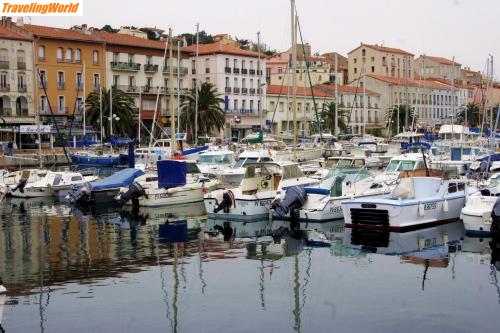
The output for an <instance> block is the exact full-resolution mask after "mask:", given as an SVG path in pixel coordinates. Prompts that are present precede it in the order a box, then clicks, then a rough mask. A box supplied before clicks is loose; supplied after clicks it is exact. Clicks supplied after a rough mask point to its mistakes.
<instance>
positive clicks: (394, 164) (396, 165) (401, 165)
mask: <svg viewBox="0 0 500 333" xmlns="http://www.w3.org/2000/svg"><path fill="white" fill-rule="evenodd" d="M416 163H417V162H416V161H400V160H392V161H390V162H389V164H388V165H387V168H386V169H385V171H386V172H394V171H398V172H399V171H410V170H413V169H414V168H415V164H416Z"/></svg>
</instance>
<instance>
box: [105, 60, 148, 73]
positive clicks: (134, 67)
mask: <svg viewBox="0 0 500 333" xmlns="http://www.w3.org/2000/svg"><path fill="white" fill-rule="evenodd" d="M111 69H114V70H116V71H131V72H137V71H139V70H141V64H139V63H136V62H120V61H112V62H111Z"/></svg>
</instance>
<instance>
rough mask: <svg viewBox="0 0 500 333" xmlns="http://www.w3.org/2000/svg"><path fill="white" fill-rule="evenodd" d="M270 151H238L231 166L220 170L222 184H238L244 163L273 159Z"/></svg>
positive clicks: (242, 175)
mask: <svg viewBox="0 0 500 333" xmlns="http://www.w3.org/2000/svg"><path fill="white" fill-rule="evenodd" d="M271 154H272V152H271V151H270V150H266V149H259V150H245V151H243V152H241V153H240V155H239V156H238V158H237V160H236V163H235V164H234V166H233V167H230V168H225V169H224V170H222V172H221V181H222V183H223V184H233V185H239V184H240V183H241V180H242V179H243V177H244V176H245V171H246V168H245V166H246V164H248V163H260V162H270V161H273V158H272V155H271Z"/></svg>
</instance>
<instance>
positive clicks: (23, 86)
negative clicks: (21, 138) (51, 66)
mask: <svg viewBox="0 0 500 333" xmlns="http://www.w3.org/2000/svg"><path fill="white" fill-rule="evenodd" d="M16 30H17V29H16V27H15V25H13V23H12V22H11V20H10V19H7V18H4V19H2V24H1V25H0V119H1V122H2V123H3V124H4V125H7V126H11V128H12V129H14V128H18V127H19V125H26V124H34V123H35V116H36V112H35V107H34V101H33V39H32V38H30V37H29V36H26V34H24V33H23V31H19V32H17V31H16ZM15 132H18V131H17V130H16V131H15ZM0 141H1V140H0Z"/></svg>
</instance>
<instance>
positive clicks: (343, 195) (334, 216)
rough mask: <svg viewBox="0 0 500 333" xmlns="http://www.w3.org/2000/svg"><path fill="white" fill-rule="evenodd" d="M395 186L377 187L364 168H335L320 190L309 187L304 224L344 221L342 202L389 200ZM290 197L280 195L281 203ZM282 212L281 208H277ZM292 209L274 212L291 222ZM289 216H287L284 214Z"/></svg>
mask: <svg viewBox="0 0 500 333" xmlns="http://www.w3.org/2000/svg"><path fill="white" fill-rule="evenodd" d="M393 188H394V185H392V184H390V183H386V182H382V183H375V182H374V178H373V177H371V176H370V175H369V173H368V171H367V170H366V169H364V168H352V167H349V168H335V169H332V170H330V174H329V175H328V176H327V177H326V179H325V180H323V181H322V182H321V183H320V184H319V185H318V187H306V188H305V192H306V193H307V198H306V200H305V202H304V204H303V206H302V207H301V208H300V209H299V220H300V221H314V222H321V221H332V220H342V219H343V218H344V215H343V213H342V205H341V203H342V201H344V200H347V199H353V198H358V199H359V198H373V197H383V196H387V195H388V194H389V193H390V192H391V190H392V189H393ZM285 195H286V193H282V194H281V195H280V198H279V199H280V200H283V199H284V198H285ZM276 208H278V207H276ZM287 211H288V209H285V210H281V209H279V208H278V209H275V210H273V216H274V217H276V218H289V217H290V215H289V213H288V212H287ZM285 212H287V213H286V215H283V213H285Z"/></svg>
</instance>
